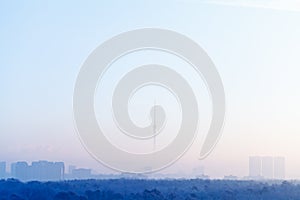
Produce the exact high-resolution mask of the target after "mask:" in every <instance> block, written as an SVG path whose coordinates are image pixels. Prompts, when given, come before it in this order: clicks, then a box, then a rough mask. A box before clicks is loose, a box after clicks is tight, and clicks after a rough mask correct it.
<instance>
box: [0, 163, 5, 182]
mask: <svg viewBox="0 0 300 200" xmlns="http://www.w3.org/2000/svg"><path fill="white" fill-rule="evenodd" d="M5 176H6V162H0V179H2V178H5Z"/></svg>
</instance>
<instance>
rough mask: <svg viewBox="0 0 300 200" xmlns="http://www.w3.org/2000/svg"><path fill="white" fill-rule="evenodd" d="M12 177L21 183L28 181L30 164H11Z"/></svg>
mask: <svg viewBox="0 0 300 200" xmlns="http://www.w3.org/2000/svg"><path fill="white" fill-rule="evenodd" d="M11 175H12V176H13V177H14V178H17V179H19V180H21V181H27V180H28V175H29V174H28V164H27V162H17V163H12V164H11Z"/></svg>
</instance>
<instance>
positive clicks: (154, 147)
mask: <svg viewBox="0 0 300 200" xmlns="http://www.w3.org/2000/svg"><path fill="white" fill-rule="evenodd" d="M155 150H156V102H155V100H154V111H153V152H155Z"/></svg>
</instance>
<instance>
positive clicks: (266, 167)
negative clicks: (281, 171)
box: [261, 156, 274, 179]
mask: <svg viewBox="0 0 300 200" xmlns="http://www.w3.org/2000/svg"><path fill="white" fill-rule="evenodd" d="M273 170H274V168H273V157H271V156H264V157H262V162H261V175H262V176H263V178H265V179H273V178H274V176H273Z"/></svg>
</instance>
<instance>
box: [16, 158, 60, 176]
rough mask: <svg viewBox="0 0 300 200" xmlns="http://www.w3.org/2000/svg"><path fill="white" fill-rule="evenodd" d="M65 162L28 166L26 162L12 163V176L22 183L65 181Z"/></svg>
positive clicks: (39, 162) (46, 162)
mask: <svg viewBox="0 0 300 200" xmlns="http://www.w3.org/2000/svg"><path fill="white" fill-rule="evenodd" d="M64 173H65V166H64V163H63V162H48V161H38V162H32V164H31V165H28V164H27V163H26V162H17V163H12V165H11V174H12V176H13V177H14V178H17V179H19V180H21V181H30V180H38V181H58V180H63V179H64Z"/></svg>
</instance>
